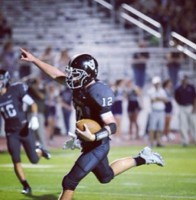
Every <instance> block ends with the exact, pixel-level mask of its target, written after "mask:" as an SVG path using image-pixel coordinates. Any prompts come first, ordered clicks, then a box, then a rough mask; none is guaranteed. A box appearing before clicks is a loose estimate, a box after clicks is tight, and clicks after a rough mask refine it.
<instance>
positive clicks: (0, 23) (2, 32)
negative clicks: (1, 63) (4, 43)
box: [0, 11, 12, 40]
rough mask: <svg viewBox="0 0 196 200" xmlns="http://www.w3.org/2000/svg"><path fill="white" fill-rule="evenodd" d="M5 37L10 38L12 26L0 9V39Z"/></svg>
mask: <svg viewBox="0 0 196 200" xmlns="http://www.w3.org/2000/svg"><path fill="white" fill-rule="evenodd" d="M5 38H9V39H11V38H12V28H11V26H10V24H9V23H8V21H7V19H6V17H5V16H4V14H3V13H2V12H1V11H0V40H2V39H5Z"/></svg>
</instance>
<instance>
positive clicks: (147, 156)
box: [138, 147, 164, 167]
mask: <svg viewBox="0 0 196 200" xmlns="http://www.w3.org/2000/svg"><path fill="white" fill-rule="evenodd" d="M138 156H140V157H141V158H143V159H144V160H145V161H146V164H147V165H149V164H157V165H159V166H161V167H163V166H164V162H163V159H162V157H161V155H159V154H158V153H156V152H153V151H152V149H151V148H149V147H144V148H143V149H142V150H141V151H140V152H139V154H138Z"/></svg>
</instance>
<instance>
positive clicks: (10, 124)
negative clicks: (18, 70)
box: [0, 70, 50, 194]
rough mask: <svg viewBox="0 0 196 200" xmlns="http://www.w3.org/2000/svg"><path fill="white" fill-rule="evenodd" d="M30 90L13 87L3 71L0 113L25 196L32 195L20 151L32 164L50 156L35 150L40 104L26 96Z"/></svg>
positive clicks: (1, 71) (37, 148)
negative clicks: (28, 117) (27, 109)
mask: <svg viewBox="0 0 196 200" xmlns="http://www.w3.org/2000/svg"><path fill="white" fill-rule="evenodd" d="M27 89H28V88H27V86H26V85H25V84H23V83H20V82H18V83H11V82H10V74H9V72H8V71H6V70H0V112H1V115H2V117H3V119H4V121H5V132H6V139H7V147H8V151H9V153H10V155H11V158H12V162H13V165H14V171H15V174H16V176H17V178H18V179H19V181H20V183H21V184H22V186H23V189H22V193H23V194H30V193H31V187H30V185H29V183H28V182H27V180H26V178H25V174H24V171H23V168H22V165H21V157H20V148H21V145H23V148H24V150H25V152H26V154H27V157H28V158H29V160H30V162H31V163H34V164H35V163H37V162H38V161H39V158H40V157H41V156H43V157H45V158H46V159H49V158H50V154H49V153H48V152H47V151H46V150H44V149H43V148H41V147H36V145H35V140H34V136H33V134H32V132H33V131H34V130H36V129H37V128H38V127H39V122H38V119H37V116H36V114H37V104H35V102H34V100H33V99H32V98H31V97H30V96H29V95H28V93H27ZM24 104H26V105H28V106H29V107H30V111H31V118H30V120H29V122H28V119H27V111H25V110H24V109H23V105H24Z"/></svg>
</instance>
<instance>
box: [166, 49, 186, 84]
mask: <svg viewBox="0 0 196 200" xmlns="http://www.w3.org/2000/svg"><path fill="white" fill-rule="evenodd" d="M166 60H167V65H166V66H167V70H168V74H169V78H170V79H171V81H172V84H173V87H174V88H175V87H176V86H177V83H178V74H179V71H180V68H181V63H182V61H183V56H182V53H180V52H170V53H169V54H167V55H166Z"/></svg>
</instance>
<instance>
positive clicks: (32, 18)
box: [1, 0, 192, 80]
mask: <svg viewBox="0 0 196 200" xmlns="http://www.w3.org/2000/svg"><path fill="white" fill-rule="evenodd" d="M1 4H2V10H3V11H4V12H5V14H6V16H7V18H8V20H9V22H10V23H11V24H12V27H13V41H14V49H15V50H16V51H19V47H21V46H22V47H27V48H28V49H29V50H30V51H31V52H33V53H34V54H35V55H37V56H39V55H40V54H41V53H42V52H43V51H44V49H45V48H46V47H47V46H48V45H51V46H52V47H53V49H54V51H55V52H56V53H58V52H59V51H60V50H61V49H68V50H69V54H70V56H72V55H74V54H78V53H81V52H87V53H90V54H92V55H94V56H95V57H96V58H97V60H98V61H99V65H100V77H101V78H102V79H109V80H115V79H117V78H126V77H130V76H131V74H132V71H131V59H132V55H133V53H134V52H135V51H138V49H137V42H138V40H139V39H140V36H139V34H138V28H137V27H135V28H132V29H125V28H124V27H123V26H122V25H120V24H115V23H114V22H113V21H112V20H111V19H109V18H108V17H105V16H106V15H105V12H100V11H98V12H97V13H96V14H94V13H93V8H92V7H90V6H88V5H87V4H86V1H84V0H83V1H79V0H74V1H72V0H58V1H53V0H44V1H39V0H34V1H21V0H15V1H14V4H13V2H12V1H6V0H2V1H1ZM147 51H149V52H150V59H149V60H148V64H147V78H148V79H150V78H151V77H152V76H153V75H154V74H163V72H164V76H167V74H166V70H165V64H166V63H165V54H166V51H164V50H162V49H160V48H159V47H152V48H148V49H147ZM167 51H168V50H167ZM183 68H185V69H189V68H190V69H191V70H192V66H190V61H189V60H188V62H187V61H186V62H185V63H184V65H183Z"/></svg>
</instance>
